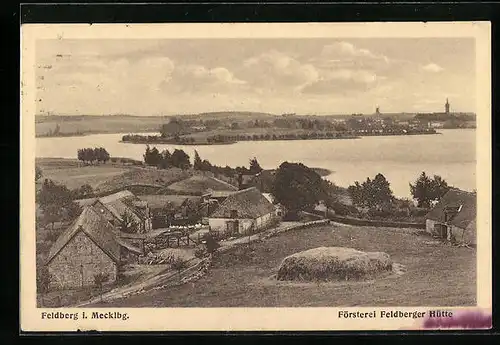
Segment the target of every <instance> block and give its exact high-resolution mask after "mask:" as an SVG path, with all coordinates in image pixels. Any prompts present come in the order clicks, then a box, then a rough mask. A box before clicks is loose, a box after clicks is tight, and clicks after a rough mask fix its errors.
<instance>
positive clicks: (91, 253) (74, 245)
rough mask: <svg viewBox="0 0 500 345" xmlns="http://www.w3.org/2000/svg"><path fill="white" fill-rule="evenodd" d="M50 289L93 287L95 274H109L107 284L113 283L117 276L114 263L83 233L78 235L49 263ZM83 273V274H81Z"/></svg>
mask: <svg viewBox="0 0 500 345" xmlns="http://www.w3.org/2000/svg"><path fill="white" fill-rule="evenodd" d="M48 270H49V273H50V275H51V288H54V289H61V288H75V287H81V286H82V276H83V285H84V286H89V285H94V276H95V274H97V273H105V274H106V273H107V274H109V277H108V281H107V282H114V281H115V280H116V275H117V266H116V264H115V262H114V261H113V260H112V259H111V258H110V257H109V256H108V255H107V254H106V253H104V252H103V251H102V249H101V248H99V247H98V246H97V245H96V244H95V243H94V242H93V241H92V240H91V239H90V238H89V237H88V236H87V235H85V233H83V232H81V231H80V232H78V234H77V235H76V236H75V237H73V239H71V241H70V242H69V243H68V244H66V246H65V247H64V248H63V249H62V250H61V251H60V252H59V253H58V254H57V255H56V257H55V258H54V259H53V260H52V261H51V262H50V263H49V265H48ZM82 273H83V274H82Z"/></svg>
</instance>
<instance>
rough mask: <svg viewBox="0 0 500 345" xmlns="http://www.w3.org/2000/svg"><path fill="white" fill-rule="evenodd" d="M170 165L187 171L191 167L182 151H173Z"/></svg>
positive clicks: (186, 155) (187, 157)
mask: <svg viewBox="0 0 500 345" xmlns="http://www.w3.org/2000/svg"><path fill="white" fill-rule="evenodd" d="M172 165H173V166H175V167H177V168H181V169H188V168H189V167H190V166H191V162H190V160H189V156H188V154H187V153H186V152H184V151H183V150H179V149H175V150H174V152H173V153H172Z"/></svg>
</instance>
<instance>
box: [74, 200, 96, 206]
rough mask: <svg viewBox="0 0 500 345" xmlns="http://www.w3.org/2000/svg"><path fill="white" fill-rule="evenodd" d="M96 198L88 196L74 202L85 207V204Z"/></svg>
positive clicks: (91, 202) (90, 203)
mask: <svg viewBox="0 0 500 345" xmlns="http://www.w3.org/2000/svg"><path fill="white" fill-rule="evenodd" d="M96 200H97V198H88V199H77V200H75V202H76V203H77V204H78V205H79V206H80V207H85V206H90V205H92V204H93V203H94V202H96Z"/></svg>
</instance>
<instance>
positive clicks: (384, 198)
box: [347, 174, 394, 208]
mask: <svg viewBox="0 0 500 345" xmlns="http://www.w3.org/2000/svg"><path fill="white" fill-rule="evenodd" d="M347 190H348V191H349V194H350V196H351V198H352V202H353V204H354V205H356V206H365V207H370V208H371V207H377V208H381V207H384V206H387V205H389V204H391V203H392V202H393V201H394V195H393V193H392V190H391V188H390V184H389V182H388V181H387V179H386V178H385V176H384V175H382V174H377V175H376V176H375V178H374V179H370V178H369V177H368V178H367V179H366V181H365V182H363V183H362V184H360V183H359V182H358V181H356V182H354V185H351V186H349V187H348V188H347Z"/></svg>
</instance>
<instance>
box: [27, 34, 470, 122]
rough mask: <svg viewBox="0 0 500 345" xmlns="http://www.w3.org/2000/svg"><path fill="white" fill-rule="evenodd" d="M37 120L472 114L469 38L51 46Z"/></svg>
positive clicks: (41, 46) (68, 42) (40, 63)
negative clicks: (51, 116) (218, 114)
mask: <svg viewBox="0 0 500 345" xmlns="http://www.w3.org/2000/svg"><path fill="white" fill-rule="evenodd" d="M36 64H37V68H36V83H37V113H38V114H47V113H50V114H64V115H108V114H130V115H144V116H150V115H172V114H193V113H200V112H212V111H255V112H267V113H274V114H282V113H297V114H317V115H322V114H352V113H364V114H371V113H374V111H375V108H376V107H377V106H378V107H380V111H381V112H382V113H384V112H386V113H389V112H434V111H444V103H445V101H446V98H448V99H449V102H450V104H451V111H464V112H469V111H470V112H475V107H476V105H475V101H476V100H475V95H476V85H475V83H476V80H475V78H476V75H475V68H476V64H475V41H474V39H473V38H371V39H368V38H353V39H349V38H342V39H331V38H301V39H119V40H118V39H51V40H38V41H37V45H36Z"/></svg>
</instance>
